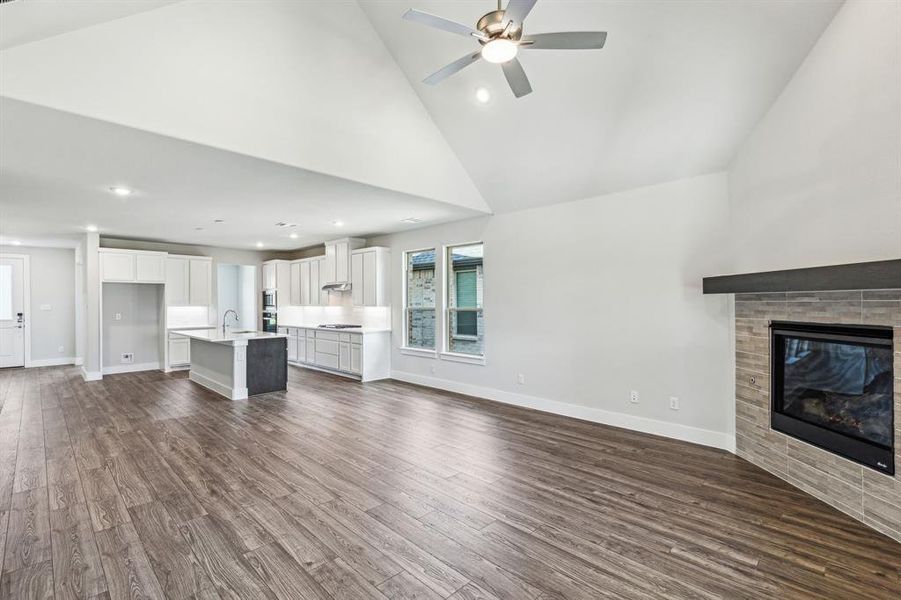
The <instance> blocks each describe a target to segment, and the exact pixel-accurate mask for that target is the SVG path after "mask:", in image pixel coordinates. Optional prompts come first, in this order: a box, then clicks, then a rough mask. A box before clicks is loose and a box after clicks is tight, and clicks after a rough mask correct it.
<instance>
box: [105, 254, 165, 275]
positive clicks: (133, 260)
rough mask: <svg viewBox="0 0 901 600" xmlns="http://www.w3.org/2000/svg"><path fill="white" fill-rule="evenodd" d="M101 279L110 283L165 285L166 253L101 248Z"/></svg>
mask: <svg viewBox="0 0 901 600" xmlns="http://www.w3.org/2000/svg"><path fill="white" fill-rule="evenodd" d="M99 252H100V278H101V280H102V281H109V282H128V283H165V281H166V253H165V252H146V251H143V250H117V249H108V248H101V249H100V250H99Z"/></svg>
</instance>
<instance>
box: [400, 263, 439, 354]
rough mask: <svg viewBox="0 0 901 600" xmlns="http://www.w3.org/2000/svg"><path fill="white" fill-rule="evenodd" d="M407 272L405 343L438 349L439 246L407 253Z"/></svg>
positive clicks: (409, 346) (405, 268) (405, 269)
mask: <svg viewBox="0 0 901 600" xmlns="http://www.w3.org/2000/svg"><path fill="white" fill-rule="evenodd" d="M404 271H405V273H404V280H405V286H406V287H405V293H404V297H405V306H404V327H405V332H404V338H405V339H404V345H405V346H406V347H407V348H415V349H421V350H435V321H436V318H435V316H436V315H435V313H436V307H437V291H436V289H435V287H436V286H435V283H436V281H435V249H434V248H432V249H429V250H414V251H411V252H407V253H405V256H404Z"/></svg>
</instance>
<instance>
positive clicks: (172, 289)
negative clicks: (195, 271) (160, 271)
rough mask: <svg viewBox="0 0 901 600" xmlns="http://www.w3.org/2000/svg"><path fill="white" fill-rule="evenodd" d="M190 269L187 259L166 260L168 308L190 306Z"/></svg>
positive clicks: (171, 257) (171, 258)
mask: <svg viewBox="0 0 901 600" xmlns="http://www.w3.org/2000/svg"><path fill="white" fill-rule="evenodd" d="M190 269H191V265H190V264H189V263H188V259H187V258H176V257H173V256H170V257H169V258H167V259H166V306H188V304H189V302H188V295H189V289H188V285H189V284H188V280H189V279H190Z"/></svg>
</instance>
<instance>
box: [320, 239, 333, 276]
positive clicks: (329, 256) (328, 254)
mask: <svg viewBox="0 0 901 600" xmlns="http://www.w3.org/2000/svg"><path fill="white" fill-rule="evenodd" d="M335 260H336V259H335V245H334V244H326V246H325V259H324V261H323V263H322V264H321V265H320V266H319V269H320V270H319V278H320V281H321V283H322V284H326V283H334V282H335V281H337V280H336V279H335ZM322 267H325V269H323V268H322Z"/></svg>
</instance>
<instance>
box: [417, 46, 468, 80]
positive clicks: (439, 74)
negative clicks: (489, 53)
mask: <svg viewBox="0 0 901 600" xmlns="http://www.w3.org/2000/svg"><path fill="white" fill-rule="evenodd" d="M481 56H482V52H481V50H478V51H476V52H473V53H472V54H467V55H466V56H463V57H461V58H458V59H457V60H455V61H454V62H452V63H451V64H449V65H447V66H445V67H442V68H441V69H439V70H437V71H435V72H434V73H432V74H431V75H429V76H428V77H426V78H425V79H423V80H422V82H423V83H425V84H428V85H436V84H438V83H441V82H442V81H444V80H445V79H447V78H448V77H450V76H451V75H453V74H454V73H456V72H457V71H460V70H462V69H464V68H465V67H468V66H469V65H471V64H472V63H474V62H475V61H477V60H479V58H480V57H481Z"/></svg>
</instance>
